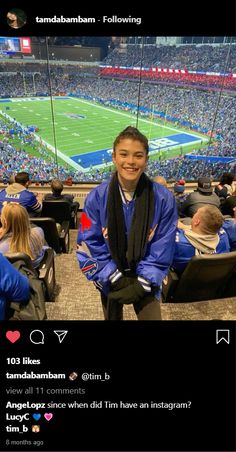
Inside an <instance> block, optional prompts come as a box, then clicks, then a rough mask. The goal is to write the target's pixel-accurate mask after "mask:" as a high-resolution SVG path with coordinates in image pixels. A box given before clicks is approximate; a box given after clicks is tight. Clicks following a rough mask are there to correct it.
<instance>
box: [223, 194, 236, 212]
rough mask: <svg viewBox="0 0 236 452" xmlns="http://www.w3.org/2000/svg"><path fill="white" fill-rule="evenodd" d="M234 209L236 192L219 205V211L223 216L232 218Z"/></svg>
mask: <svg viewBox="0 0 236 452" xmlns="http://www.w3.org/2000/svg"><path fill="white" fill-rule="evenodd" d="M235 207H236V191H234V192H233V193H232V196H228V197H227V199H225V201H224V202H223V203H222V204H221V206H220V210H221V212H222V214H223V215H227V216H230V217H234V214H235V210H234V208H235Z"/></svg>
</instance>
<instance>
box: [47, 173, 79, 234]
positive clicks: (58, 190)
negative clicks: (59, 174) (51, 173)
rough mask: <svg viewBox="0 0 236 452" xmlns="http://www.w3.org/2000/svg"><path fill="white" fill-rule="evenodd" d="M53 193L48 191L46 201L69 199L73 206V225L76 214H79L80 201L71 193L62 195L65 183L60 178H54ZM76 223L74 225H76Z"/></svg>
mask: <svg viewBox="0 0 236 452" xmlns="http://www.w3.org/2000/svg"><path fill="white" fill-rule="evenodd" d="M51 189H52V193H47V194H46V195H45V196H44V199H45V201H57V200H59V199H61V200H64V201H68V202H69V204H70V206H71V218H72V222H71V226H72V224H73V223H74V224H75V216H76V214H77V210H78V209H79V202H77V201H74V196H73V195H70V194H67V193H66V194H65V195H62V190H63V183H62V182H61V181H60V180H59V179H53V181H52V182H51ZM74 224H73V226H72V227H74Z"/></svg>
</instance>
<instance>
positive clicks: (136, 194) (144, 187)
mask: <svg viewBox="0 0 236 452" xmlns="http://www.w3.org/2000/svg"><path fill="white" fill-rule="evenodd" d="M148 150H149V149H148V140H147V138H146V137H145V136H144V135H143V134H142V133H141V132H140V131H139V130H138V129H136V128H135V127H131V126H129V127H127V128H126V129H125V130H123V131H122V132H121V133H120V134H119V135H118V137H117V138H116V139H115V141H114V145H113V154H112V160H113V163H114V165H115V167H116V172H115V173H114V175H113V177H112V178H111V180H110V181H108V182H103V183H102V184H101V185H99V186H98V187H96V188H95V189H94V190H92V191H91V192H90V193H89V195H88V196H87V199H86V201H85V205H84V211H83V213H82V217H81V224H80V228H79V232H78V239H77V244H78V246H77V259H78V262H79V265H80V268H81V270H82V272H83V273H84V275H85V276H86V277H87V278H88V279H89V280H90V281H93V282H94V283H95V285H96V287H97V288H98V290H99V291H100V293H101V300H102V305H103V311H104V316H105V319H106V320H122V319H123V304H133V307H134V310H135V312H136V314H137V317H138V319H139V320H159V319H160V318H161V314H160V304H159V302H158V300H159V298H160V287H161V284H162V281H163V279H164V277H165V276H166V274H167V273H168V270H169V266H170V264H171V263H172V258H173V252H174V244H175V231H176V223H177V212H176V203H175V200H174V197H173V195H172V193H171V192H169V191H168V190H167V189H166V188H165V187H163V186H162V185H160V184H158V183H155V182H152V181H151V180H150V179H149V178H148V177H147V176H146V175H145V174H144V171H145V169H146V165H147V162H148ZM84 244H85V245H86V247H87V249H86V252H85V248H84Z"/></svg>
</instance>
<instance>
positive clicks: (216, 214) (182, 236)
mask: <svg viewBox="0 0 236 452" xmlns="http://www.w3.org/2000/svg"><path fill="white" fill-rule="evenodd" d="M223 222H224V218H223V215H222V214H221V212H220V211H219V209H218V208H217V207H215V206H211V205H206V206H204V207H200V208H199V209H198V211H197V212H196V213H195V215H194V216H193V218H192V221H191V226H187V225H184V224H183V223H181V222H180V221H179V222H178V228H177V233H176V239H175V253H174V258H173V262H172V265H171V267H172V268H173V269H174V271H176V273H178V274H181V273H182V272H183V271H184V269H185V267H186V266H187V264H188V262H189V261H190V260H191V258H192V257H193V256H197V255H199V254H213V253H217V254H219V253H228V252H229V251H230V246H229V240H228V237H227V234H226V232H225V231H224V230H223V229H221V227H222V225H223Z"/></svg>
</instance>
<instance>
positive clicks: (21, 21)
mask: <svg viewBox="0 0 236 452" xmlns="http://www.w3.org/2000/svg"><path fill="white" fill-rule="evenodd" d="M7 23H8V25H9V26H10V27H11V28H21V27H23V25H25V23H26V14H25V12H24V11H22V9H18V8H14V9H11V10H10V11H8V13H7ZM12 50H16V49H12Z"/></svg>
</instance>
